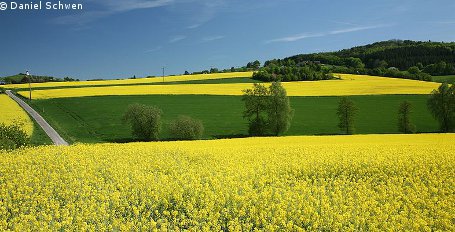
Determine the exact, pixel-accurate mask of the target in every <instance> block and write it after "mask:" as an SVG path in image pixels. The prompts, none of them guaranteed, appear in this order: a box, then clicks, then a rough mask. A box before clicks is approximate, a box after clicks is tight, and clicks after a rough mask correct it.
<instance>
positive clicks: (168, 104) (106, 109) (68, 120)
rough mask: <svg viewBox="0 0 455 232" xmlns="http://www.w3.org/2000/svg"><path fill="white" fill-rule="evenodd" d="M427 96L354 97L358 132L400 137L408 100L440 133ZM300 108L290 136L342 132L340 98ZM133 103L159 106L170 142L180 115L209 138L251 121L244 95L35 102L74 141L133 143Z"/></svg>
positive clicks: (233, 132) (305, 100) (297, 101)
mask: <svg viewBox="0 0 455 232" xmlns="http://www.w3.org/2000/svg"><path fill="white" fill-rule="evenodd" d="M427 98H428V96H426V95H377V96H352V97H351V99H352V100H354V101H355V102H356V104H357V106H358V107H359V109H360V111H359V115H358V120H357V130H356V132H357V133H360V134H372V133H398V131H397V126H396V125H397V123H396V120H397V119H396V118H397V110H398V106H399V104H400V103H401V102H402V101H404V100H408V101H410V102H412V104H413V105H414V113H413V115H412V119H413V121H414V122H415V124H416V125H417V129H418V131H419V132H436V131H437V130H438V124H437V122H436V121H435V120H434V119H433V118H432V116H431V115H430V113H429V112H428V110H427V108H426V100H427ZM290 100H291V105H292V107H293V108H294V109H295V117H294V119H293V121H292V126H291V128H290V130H289V131H288V133H287V134H286V135H311V134H316V135H321V134H338V133H340V131H339V130H338V128H337V123H338V119H337V117H336V113H335V112H336V107H337V104H338V101H339V98H338V97H291V98H290ZM132 103H142V104H147V105H157V106H158V107H160V108H161V109H162V110H163V112H164V115H163V122H164V127H163V133H162V138H163V139H166V138H169V135H168V132H167V131H166V124H167V123H169V122H170V120H172V119H175V118H176V117H177V116H178V115H182V114H185V115H190V116H192V117H194V118H198V119H200V120H202V121H203V123H204V127H205V136H204V138H224V137H236V136H245V135H246V133H247V121H246V120H245V119H243V118H242V111H243V102H242V101H241V97H240V96H204V95H150V96H103V97H84V98H62V99H49V100H37V101H34V104H33V106H34V108H35V109H36V110H38V111H39V112H40V113H42V115H43V116H44V117H45V118H46V119H47V120H48V122H49V123H50V124H51V125H52V126H54V128H55V129H56V130H57V131H58V132H59V133H60V134H61V135H62V136H63V137H64V138H66V139H67V140H68V141H69V142H71V143H74V142H89V143H93V142H128V141H132V138H131V135H130V129H129V127H128V125H124V124H122V122H121V117H122V115H123V113H124V111H125V110H126V108H127V106H128V105H129V104H132Z"/></svg>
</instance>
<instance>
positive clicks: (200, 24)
mask: <svg viewBox="0 0 455 232" xmlns="http://www.w3.org/2000/svg"><path fill="white" fill-rule="evenodd" d="M200 26H202V23H196V24H193V25H189V26H188V27H186V29H196V28H198V27H200Z"/></svg>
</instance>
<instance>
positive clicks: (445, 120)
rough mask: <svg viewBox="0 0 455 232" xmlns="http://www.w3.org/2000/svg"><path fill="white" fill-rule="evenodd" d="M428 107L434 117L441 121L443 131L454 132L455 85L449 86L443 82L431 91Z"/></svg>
mask: <svg viewBox="0 0 455 232" xmlns="http://www.w3.org/2000/svg"><path fill="white" fill-rule="evenodd" d="M427 106H428V109H429V110H430V112H431V113H432V114H433V117H434V118H436V120H438V121H439V125H440V129H441V131H443V132H452V131H454V129H455V85H452V86H451V87H449V85H448V84H447V83H443V84H441V85H440V86H439V88H438V89H437V90H436V89H435V90H433V92H431V95H430V98H429V99H428V102H427Z"/></svg>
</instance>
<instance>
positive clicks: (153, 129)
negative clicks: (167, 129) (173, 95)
mask: <svg viewBox="0 0 455 232" xmlns="http://www.w3.org/2000/svg"><path fill="white" fill-rule="evenodd" d="M161 114H162V111H161V110H160V109H159V108H157V107H156V106H146V105H142V104H137V103H136V104H132V105H130V106H128V109H127V110H126V112H125V114H124V115H123V122H126V123H130V124H131V129H132V134H133V136H135V137H136V138H138V139H140V140H144V141H152V140H158V139H159V134H160V131H161Z"/></svg>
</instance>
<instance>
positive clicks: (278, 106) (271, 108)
mask: <svg viewBox="0 0 455 232" xmlns="http://www.w3.org/2000/svg"><path fill="white" fill-rule="evenodd" d="M269 95H270V97H269V101H268V107H267V108H268V110H267V113H268V125H269V128H270V130H271V132H272V133H273V134H274V135H275V136H278V135H281V134H283V133H285V132H286V131H287V130H288V129H289V127H290V125H291V120H292V116H293V113H294V111H293V110H292V108H291V105H290V103H289V97H288V96H287V93H286V89H285V88H283V86H282V85H281V83H280V82H273V83H272V85H270V87H269Z"/></svg>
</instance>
